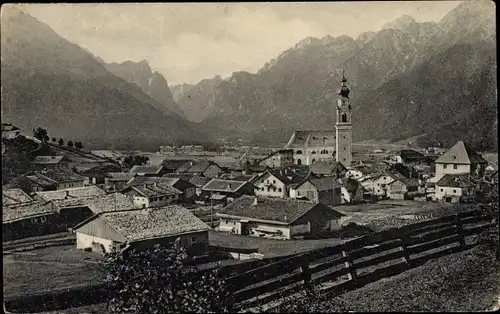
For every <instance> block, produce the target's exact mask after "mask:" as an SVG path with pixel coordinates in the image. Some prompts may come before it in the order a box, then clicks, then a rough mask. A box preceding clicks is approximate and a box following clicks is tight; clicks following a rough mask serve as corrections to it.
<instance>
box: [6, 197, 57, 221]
mask: <svg viewBox="0 0 500 314" xmlns="http://www.w3.org/2000/svg"><path fill="white" fill-rule="evenodd" d="M50 213H52V209H51V208H50V206H47V205H46V204H45V203H43V202H32V203H29V204H23V205H20V206H3V207H2V223H9V222H13V221H17V220H21V219H28V218H34V217H38V216H45V215H47V214H50Z"/></svg>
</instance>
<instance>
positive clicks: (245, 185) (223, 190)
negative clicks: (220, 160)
mask: <svg viewBox="0 0 500 314" xmlns="http://www.w3.org/2000/svg"><path fill="white" fill-rule="evenodd" d="M253 193H254V185H253V184H251V183H250V182H245V181H235V180H221V179H212V180H210V181H209V182H208V183H207V184H205V185H204V186H203V187H202V188H201V195H200V197H201V198H202V199H203V198H207V199H210V198H214V197H215V198H219V196H217V195H225V196H226V197H227V198H232V199H235V198H238V197H240V196H241V195H253Z"/></svg>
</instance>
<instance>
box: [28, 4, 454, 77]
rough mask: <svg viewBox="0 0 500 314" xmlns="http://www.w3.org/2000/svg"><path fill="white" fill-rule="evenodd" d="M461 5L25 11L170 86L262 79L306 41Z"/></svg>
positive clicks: (436, 16) (432, 16)
mask: <svg viewBox="0 0 500 314" xmlns="http://www.w3.org/2000/svg"><path fill="white" fill-rule="evenodd" d="M459 3H460V2H458V1H408V2H406V1H398V2H394V1H385V2H331V3H328V2H316V3H314V2H302V3H293V2H286V3H276V2H275V3H265V2H261V3H241V2H239V3H163V4H162V3H151V4H146V3H141V4H133V3H126V4H124V3H122V4H109V3H108V4H24V5H22V8H21V9H22V10H24V11H25V12H27V13H29V14H30V15H32V16H33V17H35V18H36V19H38V20H39V21H42V22H44V23H46V24H48V25H49V26H50V27H51V28H52V29H53V30H54V31H56V32H57V33H58V34H59V35H61V36H62V37H64V38H66V39H67V40H69V41H71V42H73V43H75V44H78V45H80V46H82V47H84V48H86V49H88V50H89V51H91V52H92V53H93V54H94V55H96V56H99V57H101V58H102V59H103V60H105V61H106V62H123V61H126V60H131V61H136V62H138V61H141V60H147V61H148V62H149V64H150V66H151V68H152V69H153V70H155V71H158V72H160V73H162V74H163V76H164V77H165V78H166V79H167V81H168V82H169V84H170V85H173V84H179V83H192V84H195V83H197V82H198V81H200V80H202V79H205V78H211V77H214V76H215V75H221V76H222V77H223V78H226V77H229V76H230V75H231V73H233V72H237V71H248V72H251V73H255V72H256V71H258V70H259V69H260V68H261V67H262V66H263V65H264V64H265V63H266V62H268V61H270V60H271V59H273V58H276V57H277V56H278V55H279V54H280V53H281V52H283V51H284V50H286V49H288V48H290V47H292V46H294V45H295V44H296V43H297V42H299V41H300V40H302V39H304V38H306V37H309V36H312V37H317V38H321V37H323V36H325V35H330V36H333V37H337V36H341V35H348V36H351V37H354V38H356V37H357V36H358V35H359V34H361V33H363V32H366V31H378V30H380V29H381V28H382V26H383V25H384V24H385V23H387V22H389V21H392V20H394V19H396V18H398V17H400V16H401V15H410V16H412V17H413V18H415V20H416V21H417V22H424V21H435V22H439V20H440V19H441V18H442V17H443V16H444V15H446V13H448V12H449V11H450V10H451V9H453V8H454V7H456V6H457V5H458V4H459Z"/></svg>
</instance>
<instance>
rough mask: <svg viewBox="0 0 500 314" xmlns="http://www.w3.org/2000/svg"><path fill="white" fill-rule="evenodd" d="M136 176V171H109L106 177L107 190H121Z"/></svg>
mask: <svg viewBox="0 0 500 314" xmlns="http://www.w3.org/2000/svg"><path fill="white" fill-rule="evenodd" d="M135 176H136V174H135V173H130V172H108V174H107V175H106V177H105V178H104V186H105V188H106V190H111V191H120V190H122V189H123V188H125V186H126V185H127V183H128V182H129V181H130V180H132V179H133V178H134V177H135Z"/></svg>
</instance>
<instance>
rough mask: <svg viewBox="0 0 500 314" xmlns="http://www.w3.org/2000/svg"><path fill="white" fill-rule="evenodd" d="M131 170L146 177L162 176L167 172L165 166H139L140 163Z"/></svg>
mask: <svg viewBox="0 0 500 314" xmlns="http://www.w3.org/2000/svg"><path fill="white" fill-rule="evenodd" d="M129 172H130V173H133V174H135V175H137V176H145V177H161V176H162V175H164V174H165V173H166V172H165V169H163V166H138V165H135V166H133V167H132V169H130V171H129Z"/></svg>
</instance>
